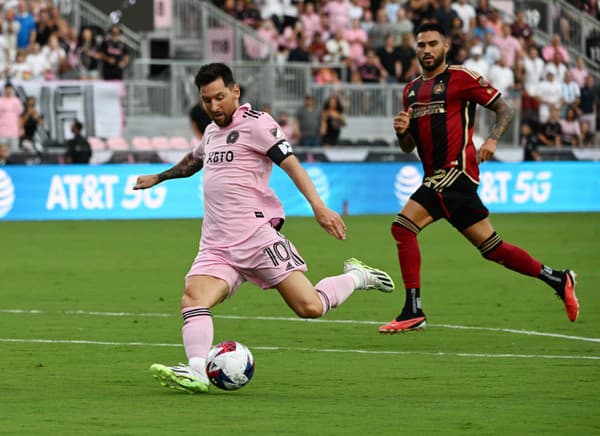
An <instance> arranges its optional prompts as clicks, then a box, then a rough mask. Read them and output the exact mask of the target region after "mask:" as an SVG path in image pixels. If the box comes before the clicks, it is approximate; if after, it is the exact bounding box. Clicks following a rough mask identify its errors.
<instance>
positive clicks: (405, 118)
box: [394, 107, 413, 135]
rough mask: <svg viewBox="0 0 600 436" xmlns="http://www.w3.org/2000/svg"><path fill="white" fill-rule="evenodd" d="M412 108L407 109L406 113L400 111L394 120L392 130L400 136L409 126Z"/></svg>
mask: <svg viewBox="0 0 600 436" xmlns="http://www.w3.org/2000/svg"><path fill="white" fill-rule="evenodd" d="M412 113H413V108H411V107H409V108H408V110H407V111H400V112H398V115H396V117H395V118H394V130H395V131H396V133H398V134H400V135H402V134H403V133H404V132H406V129H408V127H409V126H410V117H411V116H412Z"/></svg>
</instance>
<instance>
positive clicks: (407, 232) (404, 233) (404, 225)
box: [391, 213, 421, 244]
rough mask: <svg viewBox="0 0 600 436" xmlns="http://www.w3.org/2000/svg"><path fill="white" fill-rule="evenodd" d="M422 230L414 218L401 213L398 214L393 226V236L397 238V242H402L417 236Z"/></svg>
mask: <svg viewBox="0 0 600 436" xmlns="http://www.w3.org/2000/svg"><path fill="white" fill-rule="evenodd" d="M420 230H421V228H420V227H419V226H417V225H416V224H415V223H414V222H413V221H412V220H410V219H409V218H407V217H406V216H404V215H402V214H400V213H399V214H398V215H396V218H395V219H394V222H393V223H392V226H391V232H392V236H393V237H394V239H395V240H396V243H397V244H401V243H403V242H406V241H408V240H409V239H413V238H416V237H417V234H418V233H419V231H420Z"/></svg>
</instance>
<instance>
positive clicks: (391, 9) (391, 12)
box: [383, 0, 402, 24]
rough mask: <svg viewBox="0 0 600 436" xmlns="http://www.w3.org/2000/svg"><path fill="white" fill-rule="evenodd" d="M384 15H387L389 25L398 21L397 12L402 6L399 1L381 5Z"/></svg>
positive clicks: (390, 0) (395, 0) (389, 1)
mask: <svg viewBox="0 0 600 436" xmlns="http://www.w3.org/2000/svg"><path fill="white" fill-rule="evenodd" d="M383 8H384V9H385V14H386V15H387V18H388V22H389V23H392V24H393V23H396V21H398V11H399V10H400V9H402V5H401V4H400V1H399V0H388V1H385V2H384V3H383Z"/></svg>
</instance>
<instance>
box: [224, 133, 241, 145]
mask: <svg viewBox="0 0 600 436" xmlns="http://www.w3.org/2000/svg"><path fill="white" fill-rule="evenodd" d="M239 137H240V132H238V131H237V130H234V131H233V132H231V133H230V134H229V135H227V144H233V143H234V142H235V141H237V140H238V138H239Z"/></svg>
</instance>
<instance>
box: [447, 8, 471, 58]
mask: <svg viewBox="0 0 600 436" xmlns="http://www.w3.org/2000/svg"><path fill="white" fill-rule="evenodd" d="M462 29H463V24H462V20H461V19H460V18H459V17H458V16H456V17H454V18H453V19H452V23H451V25H450V31H449V32H447V35H448V39H449V40H450V51H449V52H448V61H449V62H450V63H451V64H458V65H462V63H463V62H464V61H465V60H466V59H467V57H468V56H469V53H468V52H467V50H466V49H465V46H466V44H467V35H465V32H463V30H462Z"/></svg>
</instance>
